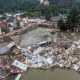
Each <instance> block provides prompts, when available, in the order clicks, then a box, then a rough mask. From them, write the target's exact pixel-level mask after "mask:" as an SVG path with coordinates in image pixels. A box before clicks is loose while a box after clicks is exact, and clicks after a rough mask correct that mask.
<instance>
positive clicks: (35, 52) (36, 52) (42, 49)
mask: <svg viewBox="0 0 80 80" xmlns="http://www.w3.org/2000/svg"><path fill="white" fill-rule="evenodd" d="M44 49H45V48H44V47H39V48H37V49H36V50H35V51H34V52H33V54H34V55H38V54H40V53H41V52H42V51H44Z"/></svg>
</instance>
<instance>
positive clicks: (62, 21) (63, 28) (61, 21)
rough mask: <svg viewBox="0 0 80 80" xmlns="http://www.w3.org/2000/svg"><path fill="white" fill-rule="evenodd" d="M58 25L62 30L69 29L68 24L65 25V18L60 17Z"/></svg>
mask: <svg viewBox="0 0 80 80" xmlns="http://www.w3.org/2000/svg"><path fill="white" fill-rule="evenodd" d="M58 27H59V29H60V30H62V31H67V28H66V25H65V22H64V20H63V19H60V20H59V21H58Z"/></svg>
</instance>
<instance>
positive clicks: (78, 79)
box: [20, 68, 80, 80]
mask: <svg viewBox="0 0 80 80" xmlns="http://www.w3.org/2000/svg"><path fill="white" fill-rule="evenodd" d="M20 80H80V73H78V72H77V71H75V70H67V69H59V68H56V69H47V70H40V69H30V70H28V71H26V72H25V73H23V75H22V77H21V79H20Z"/></svg>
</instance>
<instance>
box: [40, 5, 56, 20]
mask: <svg viewBox="0 0 80 80" xmlns="http://www.w3.org/2000/svg"><path fill="white" fill-rule="evenodd" d="M40 10H41V14H42V15H43V16H45V18H46V20H47V21H49V20H50V18H51V15H53V13H54V12H55V10H56V7H55V6H53V5H48V6H44V5H42V6H41V9H40Z"/></svg>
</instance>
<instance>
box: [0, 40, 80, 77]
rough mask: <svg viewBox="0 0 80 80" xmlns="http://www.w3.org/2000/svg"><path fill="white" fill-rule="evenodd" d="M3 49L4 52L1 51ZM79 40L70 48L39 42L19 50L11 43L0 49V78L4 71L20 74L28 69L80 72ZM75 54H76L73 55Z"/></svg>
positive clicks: (59, 44)
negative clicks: (57, 69)
mask: <svg viewBox="0 0 80 80" xmlns="http://www.w3.org/2000/svg"><path fill="white" fill-rule="evenodd" d="M3 49H4V50H3ZM79 49H80V40H79V41H75V42H73V43H72V44H71V45H70V46H66V45H65V47H63V46H62V43H59V42H58V43H57V42H53V45H52V44H50V42H46V41H44V42H41V43H37V44H36V45H35V46H34V45H33V46H28V47H27V48H21V47H20V46H17V45H16V44H15V43H14V42H11V43H10V44H9V45H7V46H5V48H4V47H3V48H0V51H1V50H3V51H1V52H2V53H0V77H1V76H2V74H3V73H2V71H5V69H6V70H7V71H8V73H22V72H24V71H26V70H27V69H28V68H45V69H46V68H51V67H60V68H71V69H75V70H77V71H80V58H79V55H80V54H79V51H78V50H79ZM75 52H77V53H75Z"/></svg>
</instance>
